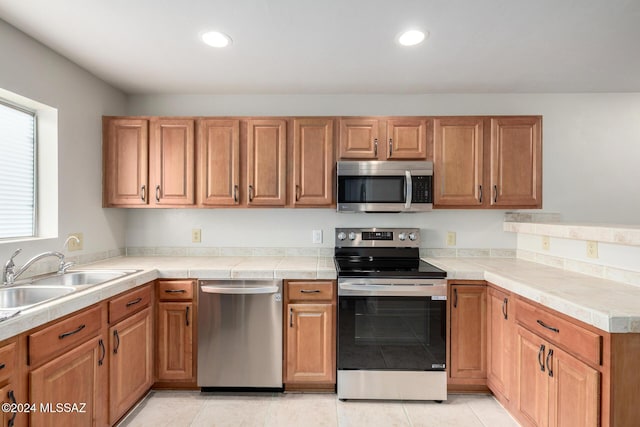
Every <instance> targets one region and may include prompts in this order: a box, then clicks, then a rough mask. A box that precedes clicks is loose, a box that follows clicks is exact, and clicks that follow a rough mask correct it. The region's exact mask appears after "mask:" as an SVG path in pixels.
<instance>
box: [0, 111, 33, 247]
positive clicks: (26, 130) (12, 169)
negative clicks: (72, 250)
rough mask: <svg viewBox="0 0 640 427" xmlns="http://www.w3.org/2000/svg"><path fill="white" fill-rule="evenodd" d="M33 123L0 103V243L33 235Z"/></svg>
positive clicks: (26, 113) (30, 114)
mask: <svg viewBox="0 0 640 427" xmlns="http://www.w3.org/2000/svg"><path fill="white" fill-rule="evenodd" d="M35 121H36V117H35V114H34V113H33V112H30V111H27V110H23V109H21V108H19V107H15V106H12V105H9V104H5V103H2V102H0V239H7V238H21V237H33V236H35V235H36V212H35V211H36V203H35V201H36V200H37V199H36V179H35V171H36V168H35V154H36V138H35V129H36V127H35V124H36V123H35Z"/></svg>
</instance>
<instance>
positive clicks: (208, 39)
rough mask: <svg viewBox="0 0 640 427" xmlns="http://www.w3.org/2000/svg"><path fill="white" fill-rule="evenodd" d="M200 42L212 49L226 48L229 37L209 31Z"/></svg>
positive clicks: (229, 42) (229, 40)
mask: <svg viewBox="0 0 640 427" xmlns="http://www.w3.org/2000/svg"><path fill="white" fill-rule="evenodd" d="M202 41H203V42H205V43H206V44H208V45H209V46H213V47H226V46H228V45H230V44H231V37H229V36H228V35H226V34H224V33H221V32H219V31H209V32H207V33H204V34H203V35H202Z"/></svg>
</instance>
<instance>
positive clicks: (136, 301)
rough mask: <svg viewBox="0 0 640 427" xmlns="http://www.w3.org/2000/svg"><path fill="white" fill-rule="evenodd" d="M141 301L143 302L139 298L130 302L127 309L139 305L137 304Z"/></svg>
mask: <svg viewBox="0 0 640 427" xmlns="http://www.w3.org/2000/svg"><path fill="white" fill-rule="evenodd" d="M140 301H142V298H140V297H138V298H136V299H134V300H132V301H129V302H128V303H127V307H131V306H132V305H136V304H137V303H139V302H140Z"/></svg>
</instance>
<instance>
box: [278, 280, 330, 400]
mask: <svg viewBox="0 0 640 427" xmlns="http://www.w3.org/2000/svg"><path fill="white" fill-rule="evenodd" d="M335 287H336V282H335V281H333V280H287V281H285V284H284V292H285V307H284V309H285V313H284V319H285V322H284V361H283V379H282V382H283V383H284V386H285V389H297V390H301V389H302V390H304V389H309V390H316V389H324V390H335V385H336V294H337V292H336V289H335Z"/></svg>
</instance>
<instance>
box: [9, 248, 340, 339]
mask: <svg viewBox="0 0 640 427" xmlns="http://www.w3.org/2000/svg"><path fill="white" fill-rule="evenodd" d="M76 269H83V270H87V269H93V270H99V269H130V270H134V269H135V270H140V271H139V272H137V273H134V274H131V275H128V276H126V277H124V278H121V279H116V280H112V281H110V282H108V283H105V284H104V285H98V286H91V287H89V288H87V289H83V290H80V291H77V292H73V293H71V294H69V295H67V296H64V297H61V298H56V299H55V300H52V301H50V302H47V303H44V304H38V305H36V306H33V307H31V308H28V309H26V310H23V311H22V312H20V313H19V314H18V315H17V316H15V317H11V318H9V319H6V320H3V321H1V322H0V341H1V340H4V339H7V338H10V337H13V336H15V335H18V334H21V333H22V332H26V331H28V330H29V329H32V328H36V327H38V326H41V325H44V324H45V323H48V322H51V321H53V320H56V319H59V318H61V317H63V316H66V315H68V314H71V313H73V312H75V311H78V310H81V309H83V308H85V307H88V306H90V305H92V304H95V303H97V302H100V301H103V300H106V299H108V298H111V297H113V296H115V295H118V294H119V293H122V292H125V291H127V290H129V289H133V288H135V287H137V286H140V285H142V284H145V283H147V282H150V281H152V280H155V279H157V278H173V279H181V278H198V279H335V278H336V269H335V266H334V263H333V258H324V257H240V256H238V257H116V258H110V259H108V260H104V261H99V262H96V263H93V264H86V265H82V266H78V267H77V268H76ZM69 271H73V269H72V270H69Z"/></svg>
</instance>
